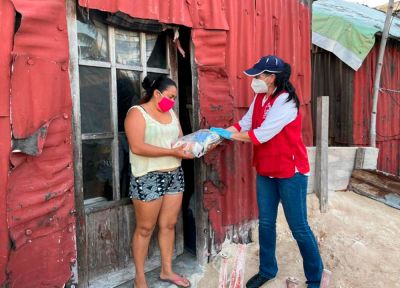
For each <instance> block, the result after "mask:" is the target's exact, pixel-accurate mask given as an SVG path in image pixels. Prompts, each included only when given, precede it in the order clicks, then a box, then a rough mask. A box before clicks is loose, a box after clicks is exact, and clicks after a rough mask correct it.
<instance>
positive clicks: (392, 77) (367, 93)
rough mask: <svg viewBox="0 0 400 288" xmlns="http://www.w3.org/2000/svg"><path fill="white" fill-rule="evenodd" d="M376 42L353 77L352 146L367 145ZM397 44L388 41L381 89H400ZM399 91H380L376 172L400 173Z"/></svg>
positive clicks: (398, 45) (399, 58)
mask: <svg viewBox="0 0 400 288" xmlns="http://www.w3.org/2000/svg"><path fill="white" fill-rule="evenodd" d="M378 52H379V42H378V43H376V45H375V47H374V49H373V50H372V51H371V52H370V53H369V55H368V57H367V59H365V61H364V63H363V65H362V66H361V68H360V69H359V70H358V71H357V72H356V73H355V77H354V105H353V113H354V128H353V130H354V144H355V145H364V146H366V145H369V131H370V121H371V109H372V93H373V79H374V76H375V69H376V60H377V56H378ZM399 67H400V44H399V43H398V42H394V41H389V42H388V46H387V48H386V51H385V58H384V63H383V68H382V78H381V87H382V88H384V89H391V90H396V91H399V90H400V82H399V79H400V69H399ZM399 95H400V94H399V92H397V93H393V92H389V91H385V90H383V91H381V92H380V94H379V101H378V111H377V147H378V148H379V149H380V151H379V158H378V169H380V170H383V171H386V172H389V173H392V174H399V173H400V96H399Z"/></svg>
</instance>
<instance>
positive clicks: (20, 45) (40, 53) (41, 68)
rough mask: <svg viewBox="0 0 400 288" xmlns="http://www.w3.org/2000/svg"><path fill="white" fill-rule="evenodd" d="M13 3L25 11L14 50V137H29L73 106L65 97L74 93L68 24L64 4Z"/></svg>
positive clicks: (21, 1)
mask: <svg viewBox="0 0 400 288" xmlns="http://www.w3.org/2000/svg"><path fill="white" fill-rule="evenodd" d="M13 2H14V5H15V7H16V9H17V11H19V12H20V13H21V12H24V14H23V21H22V24H21V27H20V28H19V30H18V32H17V34H16V37H15V47H14V50H13V54H14V67H13V70H14V75H18V77H13V78H12V89H13V91H12V106H11V109H12V117H13V121H12V122H13V136H14V137H16V138H25V137H28V136H29V135H32V134H33V133H34V132H35V131H36V130H37V129H39V127H40V126H42V125H43V124H44V123H46V122H48V121H49V120H50V119H52V118H53V117H55V116H56V115H59V114H60V113H61V111H62V110H63V109H68V107H71V98H70V97H63V96H64V95H66V94H67V93H69V90H70V87H69V80H68V79H69V78H68V45H67V43H68V42H67V41H68V35H67V29H66V27H67V26H66V25H67V22H66V16H65V7H64V6H65V3H64V1H49V2H47V1H41V2H40V3H37V4H35V5H32V3H31V2H30V1H24V0H15V1H13ZM21 14H22V13H21ZM43 79H46V80H47V81H43ZM39 95H40V96H41V97H38V96H39Z"/></svg>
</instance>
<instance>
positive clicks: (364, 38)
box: [312, 0, 400, 70]
mask: <svg viewBox="0 0 400 288" xmlns="http://www.w3.org/2000/svg"><path fill="white" fill-rule="evenodd" d="M312 9H313V10H312V42H313V44H314V45H317V46H319V47H321V48H323V49H325V50H328V51H330V52H332V53H334V54H335V55H336V56H337V57H339V58H340V59H341V60H342V61H343V62H344V63H346V64H347V65H349V66H350V67H351V68H353V69H354V70H358V69H359V68H360V67H361V64H362V62H363V61H364V59H365V58H366V57H367V55H368V53H369V52H370V51H371V49H372V47H373V46H374V44H375V34H376V33H377V32H382V30H383V26H384V23H385V18H386V14H385V13H383V12H381V11H379V10H376V9H373V8H370V7H367V6H364V5H361V4H357V3H351V2H346V1H342V0H319V1H315V2H313V5H312ZM390 37H393V38H397V39H400V19H398V18H394V19H393V21H392V25H391V29H390Z"/></svg>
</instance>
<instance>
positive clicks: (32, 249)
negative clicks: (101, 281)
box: [1, 0, 76, 287]
mask: <svg viewBox="0 0 400 288" xmlns="http://www.w3.org/2000/svg"><path fill="white" fill-rule="evenodd" d="M12 3H13V5H14V6H15V9H16V10H17V11H18V12H19V13H21V15H22V21H21V26H20V28H19V30H18V32H17V33H16V34H15V37H14V46H13V50H12V57H13V63H12V65H13V69H12V73H11V111H12V113H11V122H12V135H13V137H14V141H13V143H14V144H13V145H18V148H17V146H14V147H15V148H16V149H18V150H19V151H14V152H13V153H12V154H11V155H10V156H8V157H7V158H6V159H7V164H8V163H10V171H9V179H8V180H9V181H8V185H7V199H6V203H7V209H6V211H7V223H8V233H7V236H8V237H10V238H11V241H12V248H11V250H10V253H9V261H8V263H7V274H8V282H9V283H8V285H9V286H10V287H27V285H28V286H29V287H62V286H63V285H64V284H65V283H66V282H67V281H68V280H69V279H70V278H71V265H73V263H74V262H75V259H76V248H75V215H74V191H73V189H74V186H73V184H74V175H73V162H72V161H73V160H72V143H71V135H72V131H71V112H72V106H71V95H70V82H69V76H68V62H69V58H68V53H69V52H68V36H67V26H66V11H65V1H64V0H51V1H34V2H32V1H25V0H12ZM8 16H9V17H12V18H14V15H8ZM5 20H6V19H2V23H4V22H3V21H5ZM12 28H14V27H12ZM11 36H12V35H11ZM9 37H10V35H9ZM9 39H10V38H9ZM11 39H12V37H11ZM11 39H10V40H11ZM2 47H3V45H2ZM2 68H3V67H2ZM9 79H10V78H9ZM5 83H6V82H5ZM2 84H3V81H2ZM1 86H2V85H1ZM9 94H10V93H9V91H8V93H7V95H9ZM2 98H3V95H2ZM8 107H9V106H8ZM7 110H9V109H7ZM6 112H7V113H8V112H9V111H6ZM7 115H8V116H9V115H10V114H7ZM2 116H3V115H2ZM8 119H9V118H8ZM9 127H10V126H9ZM3 131H7V130H6V129H5V130H2V133H3ZM2 135H3V134H2ZM5 138H6V139H8V140H9V138H8V137H5ZM2 140H3V138H2ZM2 159H3V158H2ZM3 179H4V178H3ZM3 179H2V180H3ZM2 211H4V210H2ZM2 220H3V219H2ZM28 283H29V284H28Z"/></svg>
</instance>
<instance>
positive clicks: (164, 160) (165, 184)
mask: <svg viewBox="0 0 400 288" xmlns="http://www.w3.org/2000/svg"><path fill="white" fill-rule="evenodd" d="M142 86H143V88H144V89H145V90H146V96H145V97H144V98H143V100H142V101H141V102H142V104H141V105H140V106H134V107H132V108H131V109H130V110H129V111H128V113H127V116H126V119H125V131H126V134H127V137H128V142H129V147H130V155H129V156H130V157H129V158H130V163H131V170H132V177H131V183H130V188H129V194H130V196H131V198H132V202H133V206H134V210H135V216H136V228H135V232H134V234H133V238H132V254H133V261H134V264H135V270H136V278H135V287H137V288H147V287H148V286H147V283H146V279H145V275H144V263H145V259H146V257H147V251H148V247H149V242H150V238H151V235H152V233H153V230H154V227H155V225H156V224H157V225H158V227H159V232H158V243H159V246H160V251H161V273H160V280H162V281H167V282H171V283H173V284H175V285H177V286H179V287H190V282H189V280H188V279H187V278H185V277H183V276H180V275H178V274H176V273H174V271H173V270H172V255H173V247H174V241H175V239H174V236H175V223H176V221H177V218H178V214H179V210H180V208H181V204H182V196H183V193H182V192H183V190H184V180H183V171H182V168H181V160H182V159H191V158H193V155H192V154H191V153H186V152H185V151H184V150H183V147H178V148H175V149H172V148H171V144H172V143H173V142H174V141H175V140H177V139H178V137H180V136H182V129H181V127H180V124H179V120H178V118H177V116H176V114H175V112H174V111H173V110H172V107H173V106H174V101H175V99H176V97H177V89H176V83H175V82H174V81H173V80H171V79H169V78H167V77H165V76H161V77H158V78H155V79H150V78H149V77H146V78H145V79H144V80H143V82H142Z"/></svg>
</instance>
